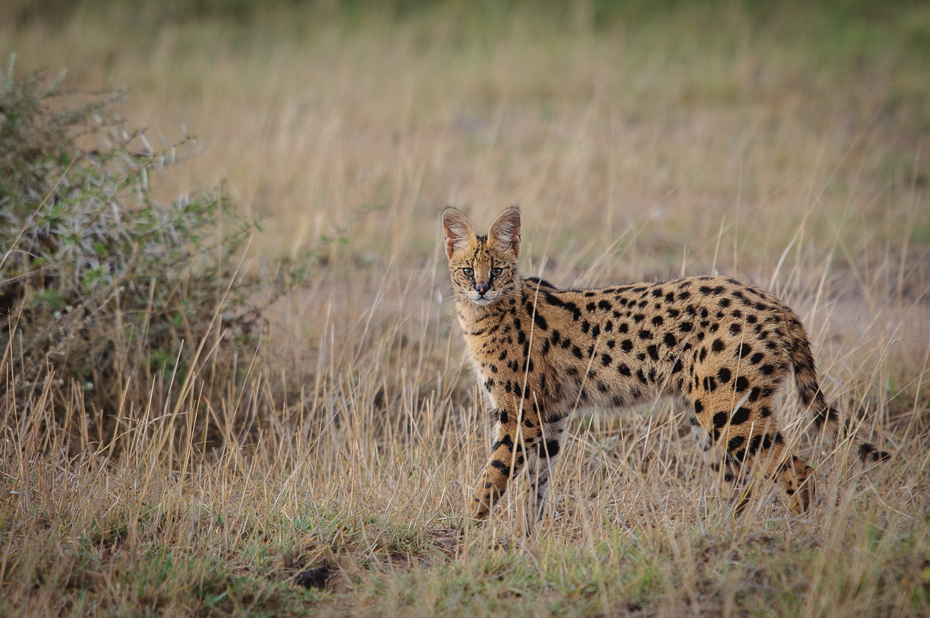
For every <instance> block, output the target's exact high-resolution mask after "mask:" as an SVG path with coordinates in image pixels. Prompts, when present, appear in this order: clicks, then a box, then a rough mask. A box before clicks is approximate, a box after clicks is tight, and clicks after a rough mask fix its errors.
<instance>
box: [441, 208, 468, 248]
mask: <svg viewBox="0 0 930 618" xmlns="http://www.w3.org/2000/svg"><path fill="white" fill-rule="evenodd" d="M442 233H443V234H444V235H445V237H446V257H448V258H449V259H450V260H451V259H452V254H453V253H455V251H456V250H457V249H461V248H462V247H464V246H465V245H466V244H468V241H469V240H474V239H475V228H473V227H472V226H471V223H469V222H468V219H466V218H465V215H463V214H462V213H460V212H459V211H457V210H456V209H455V208H452V207H451V206H449V207H448V208H446V209H445V210H443V211H442Z"/></svg>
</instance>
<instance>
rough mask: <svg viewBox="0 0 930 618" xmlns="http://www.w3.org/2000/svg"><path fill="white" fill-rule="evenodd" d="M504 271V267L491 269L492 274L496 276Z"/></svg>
mask: <svg viewBox="0 0 930 618" xmlns="http://www.w3.org/2000/svg"><path fill="white" fill-rule="evenodd" d="M502 272H504V269H503V268H492V269H491V274H492V275H494V276H495V277H496V276H498V275H499V274H501V273H502Z"/></svg>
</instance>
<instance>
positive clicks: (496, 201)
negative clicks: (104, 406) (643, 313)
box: [0, 5, 930, 616]
mask: <svg viewBox="0 0 930 618" xmlns="http://www.w3.org/2000/svg"><path fill="white" fill-rule="evenodd" d="M818 15H819V14H818V13H816V11H814V9H810V11H808V12H807V13H804V12H796V11H794V12H793V11H785V12H784V14H781V13H779V14H776V15H774V16H772V17H771V18H770V19H769V20H768V21H766V22H765V23H764V24H763V25H760V23H759V22H758V21H757V19H756V17H754V16H753V15H751V14H748V13H747V12H746V11H745V10H743V9H740V8H739V7H738V6H736V5H733V6H729V7H727V6H724V7H723V8H718V9H714V10H713V11H712V12H709V13H707V12H703V13H702V12H699V11H697V10H696V9H688V8H687V7H685V8H681V9H678V10H676V11H672V12H669V13H667V14H663V15H661V16H659V17H655V18H645V17H644V18H640V19H639V20H638V21H635V20H634V21H631V22H629V23H618V24H614V25H613V26H611V27H609V28H607V29H606V30H603V31H601V30H592V29H590V28H587V27H586V21H585V20H586V14H585V13H584V11H581V12H579V13H578V14H574V13H572V14H570V15H569V17H570V19H567V20H566V23H564V24H562V23H560V22H559V21H558V19H556V18H553V17H551V16H550V17H547V16H546V15H538V14H536V13H535V12H533V11H531V10H530V9H528V8H526V7H524V8H520V6H518V8H517V9H515V13H513V14H509V15H505V16H504V18H503V19H502V20H500V21H496V20H494V19H490V18H480V16H479V17H475V16H474V15H472V14H471V13H470V12H467V11H464V10H463V9H461V8H456V7H455V6H453V7H452V8H451V9H449V11H448V12H443V11H438V10H432V11H426V12H425V13H416V14H414V15H412V16H410V17H408V18H405V19H403V20H401V21H398V22H391V23H390V24H385V23H383V22H382V20H381V19H378V18H377V17H370V16H369V17H366V16H365V15H363V16H362V17H360V18H359V20H358V21H352V20H347V19H342V20H340V19H339V18H338V17H332V16H329V17H327V18H325V19H311V18H310V16H309V15H308V14H307V13H303V12H300V11H297V12H295V13H293V14H288V15H284V16H282V15H281V14H277V15H275V16H274V18H272V17H262V18H257V19H256V20H255V23H251V24H250V26H249V27H248V28H246V27H244V26H242V25H237V24H235V23H228V22H225V21H222V20H215V21H208V22H199V23H181V24H180V25H173V26H172V25H160V26H158V27H152V28H149V29H145V28H142V27H140V26H138V25H133V20H132V19H131V18H130V17H128V16H125V15H124V16H117V17H114V18H113V19H114V20H115V21H116V22H117V23H125V27H124V28H123V29H122V30H120V29H116V28H114V27H113V22H112V21H104V20H102V19H101V18H100V17H99V16H97V15H95V14H94V13H92V12H88V13H85V14H79V15H77V16H76V17H75V18H74V19H73V20H71V21H69V22H68V23H66V24H63V25H61V26H56V27H42V26H41V25H33V26H30V27H26V28H21V29H18V30H12V29H5V28H3V27H2V26H0V41H3V43H2V46H0V53H2V54H3V55H4V56H5V55H6V53H7V52H8V51H9V50H10V49H15V50H16V51H17V52H18V53H19V58H20V60H19V64H20V66H21V67H23V68H26V67H28V66H47V67H52V68H57V67H60V66H67V67H68V68H69V69H70V80H71V83H72V84H73V85H75V86H81V87H83V88H91V89H93V88H98V87H103V86H113V85H116V86H129V87H130V88H131V90H130V94H129V97H128V100H127V102H126V104H125V106H124V108H123V112H124V115H125V116H126V117H127V118H129V119H131V121H132V122H133V123H134V124H144V125H148V126H149V127H152V129H151V132H150V136H151V133H155V131H156V128H160V129H162V130H164V131H166V133H169V134H170V133H172V131H173V132H180V131H181V129H180V127H181V126H182V123H183V125H184V126H186V127H187V129H189V130H190V131H191V132H194V133H196V134H198V135H199V136H201V139H202V143H203V144H204V145H205V151H204V155H205V156H203V157H199V158H197V159H195V160H193V161H192V162H191V163H190V164H188V165H187V166H184V167H183V168H181V171H180V173H175V174H173V175H172V176H169V177H165V178H163V179H162V190H163V191H164V192H165V193H166V194H172V195H173V194H176V193H178V192H179V191H185V190H189V188H190V187H197V186H204V185H211V184H212V182H213V181H214V180H215V179H216V177H217V176H218V175H224V176H226V177H228V178H229V180H230V182H231V184H232V187H233V190H234V191H236V192H237V194H238V196H239V198H240V199H241V202H242V204H243V207H244V208H246V209H250V210H251V212H254V213H261V214H273V217H272V218H271V219H270V220H269V221H268V222H267V223H266V225H265V227H266V233H265V234H264V235H263V236H262V237H259V238H256V240H255V243H254V244H255V245H257V246H258V247H259V249H260V250H261V251H259V253H261V252H262V251H263V252H264V255H265V257H262V258H255V259H253V261H252V264H251V266H250V268H251V271H252V274H253V275H257V276H266V275H267V273H268V272H273V271H274V270H275V269H276V268H278V267H279V266H278V265H279V264H280V263H281V258H287V259H291V260H294V261H295V262H296V263H298V264H304V260H310V259H311V258H306V257H305V253H306V252H307V251H312V250H314V249H316V248H318V247H319V246H320V244H321V242H320V237H321V236H322V235H325V236H326V237H333V236H342V237H344V238H345V240H346V241H347V242H345V243H340V242H336V243H330V244H325V243H324V244H325V247H324V248H323V250H322V255H321V258H322V259H318V260H317V261H315V262H307V265H308V267H309V268H311V271H310V272H311V273H312V277H311V278H310V279H309V280H308V281H307V284H306V285H305V286H304V287H303V288H302V289H301V290H299V291H298V292H296V293H295V294H293V295H291V296H289V297H287V298H284V299H281V300H279V301H278V302H277V303H276V304H275V305H273V306H272V307H270V308H268V310H267V312H266V316H267V318H268V325H267V329H266V334H265V337H264V339H263V343H262V346H261V347H260V348H259V349H257V350H256V351H255V355H254V357H253V358H240V359H238V361H237V362H238V363H239V364H240V366H242V367H247V370H245V371H243V372H241V373H242V374H243V375H245V376H246V377H245V378H244V379H243V380H242V381H241V383H239V384H236V385H235V386H231V387H230V388H229V389H228V391H227V392H226V393H225V395H223V396H222V397H220V398H219V399H217V400H208V399H206V398H202V397H200V393H201V392H202V390H201V387H200V384H201V383H202V382H203V381H205V380H208V379H209V376H208V372H207V371H206V370H205V371H204V372H202V373H196V372H192V373H191V374H190V375H189V376H188V381H187V382H186V383H185V385H184V386H185V388H184V389H183V391H181V395H180V396H179V397H178V398H177V402H176V404H165V406H164V407H156V406H152V405H150V404H148V403H147V402H146V401H127V402H126V403H125V406H124V407H123V409H122V410H121V412H120V424H121V427H122V433H119V434H118V435H117V436H116V437H115V438H113V437H110V436H96V435H94V432H93V429H92V427H93V423H92V421H93V415H94V413H95V412H94V411H93V410H85V409H84V407H83V406H82V402H81V398H80V395H79V394H78V393H77V392H75V393H74V394H73V395H72V394H71V391H69V390H68V388H69V387H68V385H64V386H59V385H57V384H56V383H54V382H53V381H51V380H50V381H49V382H47V383H45V384H37V385H36V387H35V390H34V393H33V394H32V399H31V401H30V402H29V404H28V405H27V406H25V408H27V409H29V414H28V415H24V416H21V417H20V416H17V415H16V414H15V413H14V412H13V410H14V409H15V408H14V406H13V405H12V402H11V401H9V400H7V401H4V402H2V403H0V416H2V431H3V436H2V440H0V466H2V467H0V479H2V480H0V489H2V495H0V613H2V614H4V615H11V614H56V613H57V614H74V615H83V614H93V613H106V614H136V613H142V614H150V613H151V614H155V613H158V614H162V613H183V614H188V613H190V614H202V615H214V614H215V615H230V614H268V615H282V614H289V613H293V614H303V613H306V612H318V613H336V614H386V615H396V614H398V613H403V614H409V615H425V614H450V615H485V614H495V615H515V614H519V615H548V614H558V615H598V614H602V615H625V614H632V615H682V614H708V615H717V614H724V615H744V614H751V615H778V616H781V615H814V616H832V615H836V616H857V615H861V616H875V615H894V616H911V615H913V616H919V615H927V613H928V612H930V501H928V498H927V496H930V476H928V473H927V470H928V465H930V449H928V446H930V444H928V443H930V438H928V429H930V415H928V406H930V403H928V402H930V398H928V396H927V386H926V384H925V383H926V378H927V371H928V368H930V304H928V299H927V291H928V288H930V272H928V271H930V261H928V255H927V254H928V247H930V217H928V212H930V201H928V197H927V190H926V185H927V181H928V178H930V169H928V163H927V159H928V153H927V146H928V144H927V141H926V138H925V136H926V135H927V129H928V127H930V115H928V113H927V110H928V107H927V103H928V101H930V91H927V89H926V84H928V83H930V77H928V76H930V71H928V60H927V58H926V56H920V55H917V56H915V55H913V54H912V53H911V52H912V50H911V49H910V48H907V47H905V46H903V43H900V41H901V40H902V39H903V38H906V37H904V36H903V35H901V32H900V28H903V26H901V23H905V22H906V23H917V24H918V26H919V24H921V23H923V24H927V23H928V22H930V17H928V14H927V12H926V10H916V9H915V10H914V12H913V15H911V16H909V17H908V18H907V19H906V20H901V21H900V22H894V23H893V24H891V25H888V24H884V25H883V24H877V25H875V26H874V30H868V28H867V29H866V32H865V34H863V32H862V28H861V27H860V26H861V24H860V25H857V22H856V23H854V22H850V23H849V24H839V25H827V26H825V25H824V23H826V22H824V23H820V22H818V21H817V18H818ZM920 20H923V21H922V22H921V21H920ZM282 23H286V24H288V25H287V26H286V27H282V26H281V24H282ZM818 24H819V25H818ZM899 35H900V36H899ZM896 41H897V43H895V42H896ZM169 137H172V138H173V137H177V135H176V134H172V135H169ZM514 202H517V203H520V204H521V205H522V206H523V210H524V219H525V222H526V227H525V229H524V232H523V238H524V246H525V253H526V255H527V259H526V260H525V262H524V270H525V271H526V272H530V273H533V274H539V273H542V274H544V275H545V276H546V277H547V278H550V279H552V280H553V281H555V282H557V283H561V284H584V285H587V284H601V283H606V282H608V281H627V280H633V279H637V278H664V277H673V276H678V275H679V274H680V273H686V274H698V273H705V272H710V271H714V270H716V271H720V272H725V273H728V274H734V275H737V276H740V277H743V278H746V279H749V280H752V281H754V282H757V283H761V284H763V285H765V286H766V287H769V288H771V289H773V290H774V291H776V292H777V293H778V294H779V295H780V296H781V297H782V298H783V299H785V300H786V301H788V302H789V303H790V304H791V305H792V306H794V307H795V308H796V309H797V310H798V312H799V313H800V315H801V316H802V318H803V319H804V322H805V325H806V326H807V327H808V328H809V330H810V331H811V334H812V338H813V340H814V347H815V354H816V357H817V359H818V363H819V367H820V371H821V373H822V375H823V381H824V384H825V385H826V388H827V390H828V393H829V394H830V395H831V396H832V397H833V398H835V399H836V400H837V401H838V402H839V403H840V404H841V406H842V407H843V408H844V409H846V410H849V411H850V412H851V413H852V414H854V415H855V416H856V418H858V419H861V421H862V426H861V429H862V433H863V434H866V435H869V436H871V438H872V440H873V441H875V442H877V443H880V444H881V445H883V446H884V447H885V448H887V449H888V450H890V451H892V452H893V454H894V460H893V462H892V463H890V464H887V465H884V466H881V467H877V468H874V469H872V470H869V471H863V470H862V469H861V468H859V467H858V466H857V465H846V464H845V463H844V462H845V457H844V456H843V454H842V453H840V454H839V456H837V455H836V454H834V453H833V452H832V451H831V449H830V448H828V447H824V446H823V445H821V444H819V443H818V441H817V440H816V436H812V435H810V434H808V433H805V432H803V431H801V430H803V429H804V428H805V427H806V425H807V421H808V419H806V418H804V417H803V415H801V414H800V413H799V412H798V411H797V410H795V407H794V406H793V405H791V404H790V403H788V402H786V403H785V405H784V406H783V410H782V411H781V417H782V418H784V419H786V420H787V421H790V423H791V424H792V427H793V429H794V430H795V431H794V432H793V434H794V435H795V440H796V443H795V448H796V449H798V450H800V451H801V452H803V453H804V454H805V457H806V458H808V459H809V460H811V461H812V462H816V464H817V465H818V466H819V471H818V482H819V495H820V497H821V498H820V499H819V500H818V502H817V505H816V506H815V508H814V509H813V510H812V512H811V513H809V514H808V515H805V516H804V517H799V518H793V517H791V516H789V515H788V514H787V513H786V510H785V509H784V508H783V507H782V506H781V505H780V504H779V503H778V502H779V501H778V497H777V494H775V493H772V494H765V493H764V492H763V495H764V496H766V497H763V498H761V499H760V500H758V501H756V502H754V503H753V504H752V505H751V507H750V511H749V512H748V513H747V514H746V515H744V516H743V517H742V518H740V519H738V520H734V519H733V518H732V517H731V513H730V510H731V507H732V501H731V500H730V499H729V498H728V497H726V496H721V495H720V492H719V491H718V489H717V484H716V483H715V482H714V480H713V479H712V478H711V476H712V475H711V474H710V473H709V472H706V471H705V470H704V469H703V468H702V467H701V465H700V456H699V453H697V452H696V449H694V448H693V447H692V446H691V444H690V443H689V441H688V440H687V438H681V437H679V434H680V433H682V432H680V431H679V420H680V414H679V411H677V410H674V409H671V408H670V407H669V406H667V405H666V404H665V403H662V402H660V403H658V404H656V405H655V406H653V407H651V408H649V409H648V410H644V411H642V413H641V414H632V415H629V416H628V417H625V418H623V419H620V420H618V419H614V418H609V417H607V416H606V415H605V411H595V412H594V414H593V416H590V417H588V418H586V419H582V420H579V421H577V422H576V423H575V426H574V431H573V437H572V438H571V439H570V441H569V443H568V444H567V445H566V448H565V456H564V457H563V458H561V460H560V461H559V464H558V471H557V473H556V477H555V482H554V486H553V490H552V497H553V500H554V502H553V512H554V515H553V517H551V518H547V519H546V520H544V521H543V522H542V523H541V525H540V526H539V527H538V528H537V529H536V530H535V531H532V532H530V533H528V534H527V533H526V531H525V530H524V529H523V527H522V525H521V523H520V522H521V521H522V517H521V514H520V508H521V501H520V500H518V499H514V500H512V501H505V502H506V503H505V504H504V505H503V508H500V509H499V510H498V511H497V512H496V514H495V516H494V518H493V519H492V521H491V522H490V523H489V524H487V525H485V526H482V527H474V526H470V525H468V524H467V522H465V521H464V520H463V518H462V515H463V505H465V504H467V498H468V496H469V495H470V488H471V484H472V483H473V482H474V480H475V478H476V475H477V473H478V471H479V470H480V468H481V466H482V465H483V463H484V461H485V458H486V456H487V449H488V446H489V442H488V435H487V434H488V432H487V428H488V420H487V416H486V414H485V413H484V411H483V407H482V405H481V402H480V401H479V400H478V398H477V395H476V393H475V391H474V389H473V387H472V383H471V377H470V375H469V372H468V371H467V368H465V367H464V366H463V363H464V357H463V354H464V350H463V347H462V343H461V341H460V335H459V333H458V329H457V326H456V325H455V323H454V316H453V310H452V307H451V306H450V301H449V299H448V292H449V290H450V286H449V284H448V283H447V275H446V273H445V270H444V263H443V262H444V258H442V256H441V251H440V249H439V244H440V243H439V241H438V239H439V224H438V212H439V210H440V209H441V207H442V206H444V205H446V204H448V203H451V204H455V205H457V206H460V207H462V208H464V209H465V210H466V211H467V212H468V214H469V216H470V217H471V218H472V220H473V221H476V222H478V221H484V222H485V224H487V223H488V222H489V221H490V220H491V218H492V216H493V215H494V214H496V213H497V212H498V211H499V210H500V209H501V208H502V207H503V206H504V205H506V204H509V203H514ZM366 207H382V208H379V209H376V210H373V211H371V212H368V213H367V214H363V213H364V212H365V210H366ZM339 229H341V230H342V231H337V230H339ZM13 352H15V350H14V349H12V348H11V349H8V350H5V351H4V354H5V355H4V356H3V357H2V360H0V375H2V379H3V380H5V381H10V380H12V379H13V375H12V372H13V367H14V366H15V364H11V362H10V355H11V353H13ZM205 366H209V363H206V364H205ZM181 386H182V385H181V384H179V385H178V388H181ZM56 394H57V396H58V397H59V399H60V400H61V399H64V400H66V401H69V402H70V403H69V404H68V406H67V410H68V414H67V417H65V418H64V419H62V418H60V417H58V420H56V416H55V414H54V413H53V410H52V405H51V401H52V398H53V396H54V395H56ZM9 396H11V395H9ZM20 403H22V402H20ZM514 496H519V491H518V490H517V491H514V492H512V493H511V494H509V497H510V498H513V497H514ZM317 566H325V567H328V569H329V570H328V576H327V577H324V578H322V579H323V580H325V582H326V583H325V588H324V589H323V590H315V589H313V590H308V591H304V590H303V589H302V588H300V587H298V586H296V585H294V583H293V578H294V577H295V576H297V575H298V573H300V572H301V571H303V570H304V569H307V568H310V567H317Z"/></svg>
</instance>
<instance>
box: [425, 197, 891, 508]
mask: <svg viewBox="0 0 930 618" xmlns="http://www.w3.org/2000/svg"><path fill="white" fill-rule="evenodd" d="M442 223H443V231H444V234H445V248H446V255H447V256H448V257H449V270H450V273H451V275H452V284H453V287H454V291H455V299H456V308H457V311H458V318H459V324H460V325H461V327H462V330H463V332H464V335H465V341H466V342H467V344H468V348H469V351H470V353H471V360H472V363H473V364H474V369H475V373H476V375H477V378H478V380H479V382H480V384H481V386H482V387H483V388H484V389H485V390H486V391H487V393H488V394H489V395H490V398H491V401H492V402H493V405H494V412H495V416H496V418H497V423H496V425H495V428H494V444H493V446H492V447H491V450H492V453H491V459H490V461H489V462H488V465H487V469H486V471H485V472H484V475H483V476H482V479H481V481H480V482H479V485H478V487H477V490H476V492H475V496H474V502H473V505H472V507H473V514H474V516H475V517H476V518H478V519H484V518H486V517H487V516H488V513H489V512H490V510H491V508H492V507H493V506H494V504H495V503H496V502H497V500H499V499H500V497H501V496H502V495H503V494H504V492H505V491H506V489H507V483H508V481H509V480H510V478H511V477H512V476H513V475H515V474H516V473H517V472H519V471H520V469H521V468H522V467H523V465H524V464H527V466H528V468H529V471H530V479H531V489H530V494H529V499H530V500H531V503H533V504H535V508H536V511H537V513H538V515H540V516H541V515H542V513H543V509H544V505H545V497H546V491H547V488H548V486H549V471H550V469H551V468H552V465H553V462H554V460H555V458H556V457H557V456H558V455H559V452H560V450H561V445H562V440H563V437H564V432H565V426H566V422H567V420H568V417H569V415H570V414H571V412H572V411H573V410H574V409H575V408H576V407H579V406H580V407H588V406H593V405H598V406H602V407H617V408H623V407H627V406H631V405H635V404H638V403H642V402H644V401H649V400H652V399H654V398H656V397H657V396H660V395H677V396H679V397H680V398H681V399H683V400H684V401H686V402H687V403H688V404H689V408H690V410H692V412H690V413H689V420H690V423H691V433H692V435H693V436H694V437H695V438H696V439H697V441H698V443H699V444H700V445H701V447H702V450H703V451H704V452H705V453H707V454H708V455H709V454H710V451H711V450H712V448H713V446H714V445H715V444H716V445H718V446H720V447H722V448H723V449H724V450H725V453H726V454H725V459H724V461H725V465H726V467H727V469H726V476H727V478H728V479H732V478H734V477H735V476H736V475H737V474H738V473H739V471H740V468H741V467H742V466H746V468H747V470H749V471H751V472H761V473H763V474H765V475H768V476H769V477H773V479H774V480H775V481H776V482H777V484H778V485H779V486H780V487H781V488H782V489H783V490H784V491H785V493H786V494H787V495H788V500H789V506H790V508H791V510H792V511H793V512H802V511H804V510H806V509H807V508H808V506H809V505H810V503H811V500H812V498H813V495H814V482H813V476H812V473H813V470H812V469H811V467H810V466H808V465H807V463H806V462H804V461H803V460H802V459H800V458H799V457H797V456H795V455H793V454H791V453H790V452H788V450H787V449H786V447H785V441H784V438H783V437H782V435H781V434H780V433H779V432H778V426H777V421H776V418H775V416H774V414H773V409H774V407H775V406H774V403H773V398H774V397H775V394H776V391H777V390H778V388H779V386H780V385H781V384H782V383H783V382H784V380H785V378H786V377H788V375H789V374H790V373H791V372H793V373H794V379H795V382H796V383H797V387H798V393H799V396H800V400H801V403H802V404H803V405H804V406H805V407H808V408H809V409H810V410H811V412H812V413H813V415H814V425H815V427H816V428H817V429H820V430H822V429H826V430H827V432H828V434H829V437H831V438H832V439H833V440H842V439H845V438H846V437H847V433H848V432H849V426H848V423H847V422H845V421H843V420H841V418H840V417H839V414H838V412H837V411H836V410H835V409H834V408H833V407H831V406H830V405H829V404H828V403H827V401H826V399H825V398H824V395H823V393H822V392H821V390H820V387H819V386H818V383H817V374H816V370H815V368H814V358H813V356H812V355H811V347H810V343H809V341H808V338H807V334H806V332H805V331H804V327H803V326H802V325H801V321H800V320H799V319H798V316H797V315H796V314H795V313H794V312H793V311H792V310H791V309H790V308H789V307H787V306H786V305H785V304H784V303H782V302H781V301H779V300H778V299H777V298H775V297H774V296H772V295H771V294H769V293H767V292H765V291H763V290H760V289H758V288H756V287H753V286H751V285H747V284H745V283H742V282H740V281H737V280H735V279H730V278H727V277H687V278H684V279H679V280H677V281H669V282H666V283H635V284H626V285H618V286H614V287H609V288H604V289H596V290H560V289H558V288H556V287H555V286H553V285H552V284H550V283H548V282H547V281H544V280H542V279H537V278H535V277H526V278H524V277H521V276H520V273H519V271H518V270H517V258H518V256H519V254H520V211H519V210H518V209H517V208H515V207H512V208H508V209H507V210H505V211H504V212H503V213H502V214H501V215H500V216H499V217H498V218H497V220H496V221H495V222H494V224H493V225H492V226H491V230H490V233H489V234H488V235H487V236H476V235H475V232H474V228H472V225H471V223H469V221H468V219H466V218H465V216H464V215H463V214H462V213H460V212H459V211H458V210H455V209H454V208H446V209H445V210H444V211H443V213H442ZM851 439H852V440H854V441H855V448H856V449H857V452H858V454H859V456H860V457H861V458H862V459H863V460H864V461H870V462H871V461H880V460H884V459H887V458H888V454H887V453H885V452H884V451H879V450H877V449H876V448H875V447H874V446H872V445H871V444H869V443H868V442H862V441H860V440H858V439H856V438H855V437H852V438H851Z"/></svg>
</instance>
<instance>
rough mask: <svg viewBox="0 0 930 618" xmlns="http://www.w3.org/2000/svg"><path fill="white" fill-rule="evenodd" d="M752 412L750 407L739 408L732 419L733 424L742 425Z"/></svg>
mask: <svg viewBox="0 0 930 618" xmlns="http://www.w3.org/2000/svg"><path fill="white" fill-rule="evenodd" d="M751 414H752V410H750V409H749V408H739V409H738V410H737V411H736V412H734V413H733V418H731V419H730V424H731V425H742V424H743V423H745V422H746V421H748V420H749V416H750V415H751Z"/></svg>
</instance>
